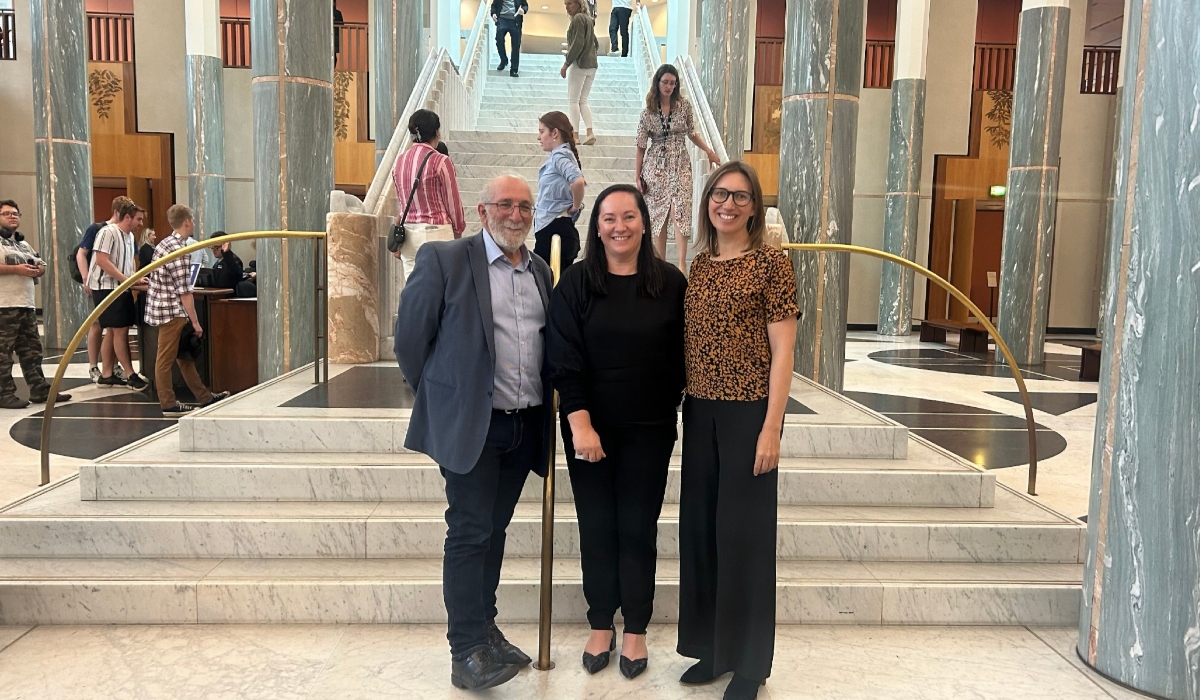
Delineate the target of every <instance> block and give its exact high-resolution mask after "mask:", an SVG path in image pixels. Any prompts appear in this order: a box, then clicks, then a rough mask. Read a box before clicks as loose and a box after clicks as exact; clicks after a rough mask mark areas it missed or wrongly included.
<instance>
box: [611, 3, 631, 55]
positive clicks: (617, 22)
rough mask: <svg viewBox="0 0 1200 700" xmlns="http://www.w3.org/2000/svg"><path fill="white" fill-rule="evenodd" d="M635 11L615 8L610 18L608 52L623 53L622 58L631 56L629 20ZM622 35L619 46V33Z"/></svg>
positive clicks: (626, 8)
mask: <svg viewBox="0 0 1200 700" xmlns="http://www.w3.org/2000/svg"><path fill="white" fill-rule="evenodd" d="M632 16H633V10H631V9H629V8H628V7H614V8H613V10H612V14H610V15H609V16H608V50H609V51H617V50H618V48H619V50H620V51H621V55H622V56H628V55H629V18H630V17H632ZM618 31H620V33H621V43H620V45H618V44H617V32H618Z"/></svg>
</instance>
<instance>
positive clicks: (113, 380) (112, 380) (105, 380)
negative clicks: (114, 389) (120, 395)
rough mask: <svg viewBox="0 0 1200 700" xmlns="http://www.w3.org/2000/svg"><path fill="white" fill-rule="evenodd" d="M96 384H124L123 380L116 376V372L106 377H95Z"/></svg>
mask: <svg viewBox="0 0 1200 700" xmlns="http://www.w3.org/2000/svg"><path fill="white" fill-rule="evenodd" d="M96 384H98V385H100V386H125V380H124V379H121V378H120V377H118V376H117V374H116V372H113V373H112V374H110V375H108V376H107V377H100V378H99V379H97V380H96Z"/></svg>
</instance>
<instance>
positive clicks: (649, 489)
mask: <svg viewBox="0 0 1200 700" xmlns="http://www.w3.org/2000/svg"><path fill="white" fill-rule="evenodd" d="M649 223H650V213H649V211H648V210H647V208H646V202H645V200H644V199H642V196H641V194H639V193H638V191H637V189H636V188H634V187H632V186H630V185H614V186H612V187H609V188H608V189H606V190H604V191H603V192H601V193H600V196H599V197H598V198H597V200H596V205H595V207H593V209H592V217H591V224H590V225H589V227H588V235H587V239H588V240H587V251H588V252H587V256H586V257H585V258H584V259H583V262H582V263H581V264H577V265H573V266H571V267H570V268H568V269H567V271H566V272H565V273H563V276H562V278H561V279H560V280H559V284H558V286H557V287H556V288H555V290H554V295H553V297H552V298H551V301H550V322H549V334H548V357H549V363H550V376H551V379H552V381H553V382H554V383H555V386H556V387H557V389H558V392H559V402H560V410H561V413H562V432H563V442H564V443H565V445H564V447H565V451H566V454H567V469H568V472H569V473H570V477H571V488H572V490H573V492H574V494H575V512H576V514H577V515H578V517H579V549H580V556H581V558H582V566H583V594H584V597H585V598H586V599H587V603H588V622H589V623H590V625H591V628H592V635H591V637H589V639H588V643H587V646H586V647H585V648H584V653H583V666H584V668H586V669H587V670H588V672H589V673H596V672H597V671H599V670H600V669H602V668H604V667H605V666H607V665H608V657H609V652H610V651H611V650H612V649H613V648H615V645H616V629H615V627H614V626H613V616H614V615H615V614H616V612H617V608H620V609H621V611H622V614H623V616H624V618H625V636H624V638H623V640H622V644H621V664H620V666H621V673H622V674H623V675H624V676H625V677H626V678H634V677H636V676H637V675H638V674H640V673H641V672H642V671H644V670H645V669H646V658H647V650H646V637H645V635H646V626H647V625H648V624H649V622H650V617H651V614H652V612H653V606H654V568H655V562H656V560H657V557H658V552H657V548H656V541H657V538H658V516H659V513H660V512H661V510H662V503H663V495H664V492H665V490H666V484H667V467H668V464H669V462H670V459H671V451H672V448H673V447H674V445H675V440H676V437H677V433H676V414H675V407H676V406H677V405H678V404H679V400H680V397H681V394H682V391H683V386H684V370H683V296H684V292H685V290H686V287H687V281H686V279H685V278H684V276H683V273H681V272H680V271H679V270H677V269H675V268H674V267H672V266H671V265H669V264H667V263H665V262H663V261H662V260H660V259H659V258H658V257H657V256H656V255H655V253H654V247H653V245H652V243H651V241H650V233H649Z"/></svg>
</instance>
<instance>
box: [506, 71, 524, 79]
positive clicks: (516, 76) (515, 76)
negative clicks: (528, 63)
mask: <svg viewBox="0 0 1200 700" xmlns="http://www.w3.org/2000/svg"><path fill="white" fill-rule="evenodd" d="M508 75H509V77H512V78H520V77H521V76H520V75H517V72H516V71H513V72H511V73H509V74H508Z"/></svg>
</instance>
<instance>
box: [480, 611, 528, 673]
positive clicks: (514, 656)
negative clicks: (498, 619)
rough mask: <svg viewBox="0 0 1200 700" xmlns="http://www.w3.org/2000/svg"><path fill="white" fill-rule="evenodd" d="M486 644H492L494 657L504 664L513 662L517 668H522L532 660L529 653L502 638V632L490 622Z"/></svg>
mask: <svg viewBox="0 0 1200 700" xmlns="http://www.w3.org/2000/svg"><path fill="white" fill-rule="evenodd" d="M487 635H488V644H491V645H492V651H493V652H494V653H495V654H496V658H497V659H500V660H501V661H503V662H504V663H506V664H514V665H516V666H517V668H524V667H526V666H528V665H529V664H530V663H532V662H533V659H531V658H529V655H528V654H526V653H525V652H523V651H521V650H520V649H518V648H517V645H516V644H513V643H512V642H510V641H508V640H507V639H505V638H504V633H503V632H501V631H500V628H499V627H497V626H496V623H494V622H493V623H492V624H491V626H490V627H488V633H487Z"/></svg>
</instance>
